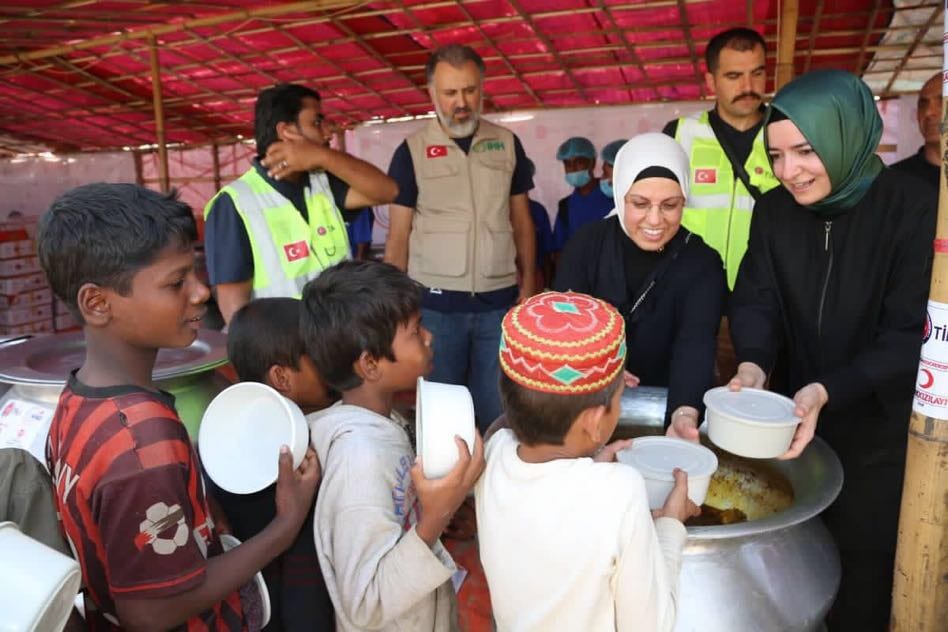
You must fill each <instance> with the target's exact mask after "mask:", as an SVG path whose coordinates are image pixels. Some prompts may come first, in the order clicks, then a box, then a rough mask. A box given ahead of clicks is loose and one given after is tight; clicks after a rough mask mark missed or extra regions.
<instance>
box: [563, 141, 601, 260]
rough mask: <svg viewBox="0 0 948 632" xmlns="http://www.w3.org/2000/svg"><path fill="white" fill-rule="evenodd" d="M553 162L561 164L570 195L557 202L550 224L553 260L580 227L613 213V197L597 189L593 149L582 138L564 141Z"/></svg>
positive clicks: (590, 144)
mask: <svg viewBox="0 0 948 632" xmlns="http://www.w3.org/2000/svg"><path fill="white" fill-rule="evenodd" d="M556 159H557V160H559V161H561V162H562V163H563V170H564V178H565V179H566V183H567V184H568V185H570V186H571V187H573V192H572V193H570V194H569V195H567V196H566V197H565V198H563V199H562V200H560V203H559V206H558V208H557V211H556V219H555V220H554V222H553V252H554V253H556V254H554V257H557V256H558V253H559V252H560V251H562V250H563V247H564V246H565V245H566V242H568V241H569V239H570V237H572V236H573V234H575V233H576V231H577V230H579V229H580V227H582V226H583V224H586V223H587V222H595V221H597V220H600V219H602V218H603V217H605V216H606V214H608V213H609V211H611V210H612V198H611V197H610V196H607V195H605V194H604V193H603V192H602V190H601V189H600V188H599V179H598V178H596V177H594V176H593V172H594V170H595V168H596V148H595V146H593V144H592V141H590V140H589V139H588V138H583V137H582V136H573V137H572V138H567V139H566V140H565V141H563V143H562V144H561V145H560V146H559V148H558V149H557V150H556Z"/></svg>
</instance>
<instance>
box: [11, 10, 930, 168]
mask: <svg viewBox="0 0 948 632" xmlns="http://www.w3.org/2000/svg"><path fill="white" fill-rule="evenodd" d="M117 1H118V3H119V4H123V5H128V6H129V7H130V9H129V12H128V15H127V16H126V15H123V16H122V23H123V24H124V25H126V26H127V27H128V28H127V29H126V30H123V31H120V32H116V33H108V34H103V35H99V36H95V37H87V38H85V39H81V40H79V41H72V42H65V43H60V44H57V45H54V46H49V47H45V48H36V49H32V50H23V51H17V52H15V53H9V52H6V51H7V50H8V49H7V48H4V46H5V45H4V44H0V134H7V135H8V136H9V135H14V136H17V137H21V138H23V139H24V140H28V141H29V142H31V143H35V142H44V140H45V142H51V139H50V138H48V137H45V136H44V134H45V133H46V131H45V130H44V127H45V126H49V127H50V131H49V133H50V134H52V135H56V139H55V145H56V146H57V147H59V148H61V149H65V150H76V149H99V148H105V147H106V146H107V145H109V143H108V142H106V141H103V132H106V133H109V135H111V136H115V134H114V133H111V132H112V124H111V123H110V122H111V121H118V123H115V124H116V125H119V126H120V127H121V129H122V130H123V132H122V133H121V134H122V136H123V137H122V138H116V139H115V140H114V143H112V145H111V146H113V147H122V146H137V145H146V144H150V143H154V141H155V133H156V128H157V125H158V123H157V122H156V121H155V120H154V119H153V118H152V116H153V111H154V109H155V103H154V100H153V98H152V88H151V86H152V85H154V84H153V81H143V78H144V76H145V75H146V74H147V68H148V67H149V65H150V57H149V56H150V53H149V42H150V41H152V40H154V41H155V42H156V43H157V44H158V51H157V56H158V59H159V62H160V63H159V65H160V74H161V78H162V81H163V85H164V98H163V99H162V103H161V106H162V109H163V111H164V116H163V117H162V125H163V126H164V128H165V129H166V131H167V134H168V142H169V143H172V144H177V143H181V142H184V143H186V144H196V143H206V142H223V141H224V140H225V139H233V138H237V139H240V138H241V137H242V136H243V135H245V134H248V133H249V132H250V129H249V126H248V120H249V116H250V110H252V102H253V100H254V98H255V97H256V94H257V93H258V92H259V89H260V88H261V87H262V86H265V85H272V84H274V83H277V82H282V81H293V80H295V76H296V74H297V73H296V72H294V71H295V68H294V67H293V65H292V64H289V65H288V64H287V62H286V61H285V60H286V59H287V58H291V59H293V60H294V62H293V63H295V64H304V65H306V66H309V64H311V63H312V64H314V65H313V66H309V68H308V70H310V71H312V72H310V73H309V74H308V75H306V76H302V77H301V78H300V79H298V80H299V81H303V82H305V83H307V84H312V85H313V86H314V87H316V88H317V89H318V90H319V91H320V93H321V94H322V96H323V101H324V104H326V107H327V110H328V112H329V113H330V114H331V116H332V117H333V118H334V119H335V120H336V121H337V122H339V123H341V124H343V125H344V126H351V125H355V124H359V123H360V122H363V121H366V120H368V119H370V118H373V117H379V116H381V117H382V118H386V117H392V116H396V117H408V116H417V115H423V114H426V113H428V112H430V110H431V104H430V100H429V97H428V93H427V89H426V86H425V83H426V81H425V77H424V65H423V59H424V57H426V55H427V52H428V50H429V49H430V47H431V46H432V42H433V43H434V45H437V44H443V43H446V42H448V41H456V40H457V39H458V37H460V39H461V41H463V42H464V43H468V44H471V45H473V46H474V47H475V48H476V49H477V50H478V51H479V52H480V53H481V54H482V56H483V58H484V60H485V63H487V64H488V66H489V68H488V72H487V73H486V81H487V83H488V86H487V89H486V90H485V96H486V99H485V101H486V106H487V108H488V109H494V110H497V109H522V108H544V107H569V106H570V105H573V106H575V105H581V104H582V103H586V104H589V105H593V104H598V103H600V102H602V103H605V104H609V103H618V102H627V103H628V102H635V101H641V100H669V99H675V98H681V97H680V96H679V97H676V96H675V95H676V94H679V95H680V94H681V90H682V89H683V87H686V86H687V85H690V86H692V87H691V88H688V90H690V92H688V93H687V94H690V95H692V96H691V97H689V98H703V97H707V96H708V95H707V94H706V89H705V87H704V81H703V75H704V72H703V60H702V55H701V52H700V49H699V45H703V44H704V43H705V40H706V39H707V36H708V35H709V34H711V33H713V32H716V31H718V30H722V29H723V28H727V27H729V26H739V25H740V26H743V25H750V26H752V27H754V28H757V29H759V30H762V31H763V35H764V38H765V41H767V43H768V56H767V57H768V64H769V67H771V68H772V67H773V63H774V60H775V52H776V49H777V46H776V44H777V39H778V33H777V25H778V22H779V16H778V15H777V14H776V13H774V11H773V10H771V11H769V12H767V13H762V11H761V5H762V2H761V0H757V1H755V0H746V2H745V3H743V5H738V6H737V8H736V13H735V12H734V11H732V12H731V14H732V17H731V18H729V19H731V23H730V24H719V23H709V22H706V21H703V20H702V19H700V18H699V19H697V20H696V19H695V18H694V17H693V16H696V15H697V16H701V15H704V14H707V12H708V11H710V10H712V9H714V10H715V11H716V10H717V9H716V7H717V6H718V5H721V4H722V0H646V1H645V2H637V3H636V2H622V1H621V0H619V1H616V2H610V1H609V0H598V1H593V0H588V1H586V2H578V3H576V6H574V7H572V8H568V9H566V8H563V6H564V5H567V4H569V3H568V2H563V1H560V2H556V3H553V4H550V3H539V4H538V3H537V2H536V1H535V0H506V1H505V2H498V1H497V0H465V1H464V2H461V1H460V0H454V1H450V0H394V1H391V2H357V1H354V0H308V1H303V2H287V3H280V4H276V5H271V6H264V7H257V6H253V5H251V4H250V3H246V2H245V3H237V4H244V5H246V6H244V7H242V8H236V7H228V6H225V5H227V4H228V3H219V4H211V3H202V2H197V3H184V4H180V3H172V2H146V1H145V0H117ZM99 4H101V3H100V2H98V1H97V0H81V1H79V0H74V1H70V2H59V3H54V4H47V5H46V6H42V7H39V6H37V7H34V8H31V9H30V10H29V11H22V10H21V11H20V12H19V14H16V12H15V11H14V9H13V8H10V7H7V8H0V36H2V35H9V36H10V37H0V40H3V41H4V42H7V44H6V45H7V46H9V43H10V42H18V41H22V40H23V39H24V38H27V39H28V36H30V35H31V29H32V28H37V29H43V28H49V29H53V31H51V32H60V30H64V29H65V30H68V29H69V28H72V26H75V24H74V23H77V24H78V23H81V24H79V27H77V28H80V30H82V29H85V31H84V32H87V31H88V32H92V31H94V30H95V29H96V28H99V27H103V28H104V25H105V24H107V21H105V22H104V21H103V20H102V19H100V18H101V16H102V13H101V12H99V11H97V10H96V6H97V5H99ZM728 4H730V3H728ZM763 4H767V3H766V2H763ZM770 4H771V5H772V6H773V5H776V4H777V3H776V2H770ZM844 4H845V2H844ZM499 5H502V7H506V8H505V9H503V10H501V11H492V8H494V7H496V6H499ZM804 5H807V2H806V1H801V10H800V12H799V19H798V30H797V33H796V36H795V38H794V42H795V44H796V45H795V46H794V47H793V49H795V51H794V54H793V56H792V66H793V67H794V68H795V69H796V72H805V71H806V70H809V69H810V68H812V67H814V66H820V65H824V66H825V65H826V64H832V63H836V64H838V66H837V67H847V68H849V69H851V70H854V71H855V72H857V73H860V72H865V71H866V70H867V66H868V65H869V61H870V59H871V58H872V55H873V54H874V53H877V52H885V53H886V54H898V53H901V54H903V56H902V58H901V60H900V63H899V64H898V65H897V66H896V67H895V69H894V70H892V71H882V70H873V71H871V72H872V74H873V75H878V74H882V73H885V72H891V76H890V77H889V79H888V83H887V85H886V89H885V90H884V91H883V92H882V93H881V95H880V96H883V97H887V96H892V95H894V94H897V93H896V92H895V91H894V90H892V88H893V86H894V85H895V82H896V80H897V79H898V77H899V75H900V73H901V72H902V71H903V69H905V67H906V60H907V58H908V57H909V56H910V55H912V54H914V53H915V52H916V51H917V50H918V49H919V47H920V44H921V43H922V42H923V39H924V37H925V34H926V31H927V29H926V28H918V27H913V26H906V27H899V28H901V29H902V30H905V29H913V28H914V30H915V34H914V38H912V40H911V43H910V45H909V46H900V45H888V46H887V45H881V44H879V42H878V40H879V38H880V37H881V35H882V34H883V33H886V32H887V31H888V27H887V24H888V22H890V21H891V18H892V16H894V15H895V14H896V13H897V12H898V11H900V10H905V9H903V8H900V7H894V6H892V5H891V4H889V3H883V2H882V1H881V0H874V1H873V3H872V5H871V6H865V7H863V8H861V9H860V10H859V11H853V10H846V9H845V7H843V5H840V4H839V3H838V2H826V1H825V0H809V4H808V8H805V7H804ZM922 6H923V7H931V9H932V12H931V17H930V18H929V20H928V23H927V26H930V25H931V24H933V23H934V21H935V20H936V18H937V17H938V16H939V15H941V11H942V7H941V4H940V3H939V2H936V1H934V0H931V1H928V2H926V3H924V4H923V5H922ZM841 7H843V8H841ZM231 8H233V9H234V10H229V9H231ZM912 8H913V9H917V7H912ZM179 9H180V10H179ZM656 11H658V12H660V13H661V15H669V14H670V15H671V16H673V17H672V21H673V22H674V21H676V22H677V23H674V24H671V23H669V24H666V23H665V22H661V23H658V22H655V23H649V22H648V20H643V19H640V18H641V17H648V16H651V15H653V13H652V12H656ZM702 11H703V12H705V13H704V14H703V13H702ZM62 12H65V13H62ZM169 12H171V13H169ZM643 12H646V13H643ZM202 13H211V14H204V15H202ZM172 14H174V15H175V16H176V19H175V20H173V21H169V22H166V23H160V24H156V23H154V22H150V20H154V19H156V18H160V19H166V18H167V17H168V16H169V15H172ZM67 16H68V17H67ZM399 16H400V17H399ZM422 16H424V17H422ZM431 16H437V18H436V19H432V17H431ZM396 18H398V19H396ZM441 18H446V19H441ZM641 22H645V24H642V25H639V24H640V23H641ZM630 25H631V26H630ZM389 27H390V28H389ZM4 29H9V30H8V31H5V30H4ZM314 29H315V30H314ZM675 29H677V30H678V32H679V34H680V35H679V38H678V39H675V40H674V41H671V40H669V39H667V38H661V37H660V36H661V35H662V34H663V33H667V32H668V31H669V30H675ZM317 32H318V33H324V34H326V35H329V37H326V38H321V39H319V40H318V41H313V40H312V39H310V38H312V36H313V34H314V33H317ZM264 37H266V38H269V39H267V40H266V41H268V42H270V43H272V44H273V45H272V46H266V47H262V46H260V42H261V41H263V40H261V39H260V38H264ZM657 37H658V38H659V39H656V38H657ZM17 38H19V39H17ZM34 39H35V38H34ZM410 42H414V43H411V44H409V43H410ZM394 44H398V46H395V45H394ZM406 44H408V45H406ZM785 44H786V43H785ZM343 49H344V50H346V51H350V50H351V51H352V54H353V55H361V57H360V60H361V61H362V63H358V64H351V63H349V62H350V61H351V60H350V59H348V58H346V59H340V58H339V56H338V55H335V54H334V53H335V52H336V51H338V50H343ZM929 57H930V60H929ZM852 59H855V63H853V62H852ZM301 60H306V61H301ZM920 61H921V62H922V64H921V66H920V65H919V62H920ZM929 61H930V65H931V68H932V70H935V69H937V68H940V67H941V59H940V58H937V59H936V58H935V56H934V55H928V54H927V53H925V52H924V51H923V52H922V53H921V55H916V57H915V59H914V62H913V66H912V68H913V70H918V69H919V68H923V69H926V68H927V67H928V64H929ZM842 64H845V65H842ZM313 69H317V70H315V71H313ZM633 71H634V72H633ZM610 73H611V74H610ZM28 76H32V77H33V78H32V79H29V80H27V79H25V78H24V77H28ZM605 76H608V77H609V79H608V80H607V81H606V80H604V79H603V77H605ZM208 78H210V79H211V80H210V81H209V80H208ZM492 85H495V86H497V89H492V88H491V86H492ZM513 86H517V88H516V89H514V88H513ZM3 90H10V91H16V92H18V93H20V94H23V95H26V96H27V98H28V100H29V101H30V102H29V104H27V105H25V106H24V107H23V108H22V109H21V110H18V111H14V110H13V109H11V108H9V107H7V108H5V107H3V106H4V98H3V97H4V95H3V94H2V92H3ZM617 95H618V96H617ZM51 99H54V100H59V101H60V102H61V103H62V104H63V107H62V108H57V107H52V106H51V105H50V100H51ZM617 99H618V100H617ZM373 104H374V105H373ZM383 106H384V109H379V110H375V109H374V108H383ZM71 122H74V125H73V126H72V127H73V128H74V129H72V130H71V133H70V137H69V138H63V137H62V133H61V132H57V131H55V130H57V129H61V127H62V126H66V125H69V124H70V123H71ZM143 141H144V142H143Z"/></svg>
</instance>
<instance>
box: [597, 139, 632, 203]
mask: <svg viewBox="0 0 948 632" xmlns="http://www.w3.org/2000/svg"><path fill="white" fill-rule="evenodd" d="M625 142H626V139H624V138H620V139H619V140H614V141H612V142H611V143H609V144H608V145H606V146H605V147H603V148H602V151H601V152H599V157H600V158H602V177H601V178H599V190H600V191H602V194H603V195H605V196H606V197H607V198H609V199H610V200H611V199H612V169H613V166H614V165H615V164H616V154H617V153H619V150H620V149H622V146H623V145H625Z"/></svg>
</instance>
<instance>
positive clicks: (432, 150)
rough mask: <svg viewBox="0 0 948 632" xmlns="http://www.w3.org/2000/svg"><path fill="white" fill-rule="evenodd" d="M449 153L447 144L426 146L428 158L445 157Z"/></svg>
mask: <svg viewBox="0 0 948 632" xmlns="http://www.w3.org/2000/svg"><path fill="white" fill-rule="evenodd" d="M447 155H448V146H447V145H428V146H427V147H425V156H426V157H427V158H444V157H445V156H447Z"/></svg>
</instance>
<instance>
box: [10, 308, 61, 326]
mask: <svg viewBox="0 0 948 632" xmlns="http://www.w3.org/2000/svg"><path fill="white" fill-rule="evenodd" d="M52 318H53V304H52V303H47V304H46V305H29V306H27V307H17V308H16V309H5V310H0V325H23V324H25V323H33V322H36V321H38V320H52Z"/></svg>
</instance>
